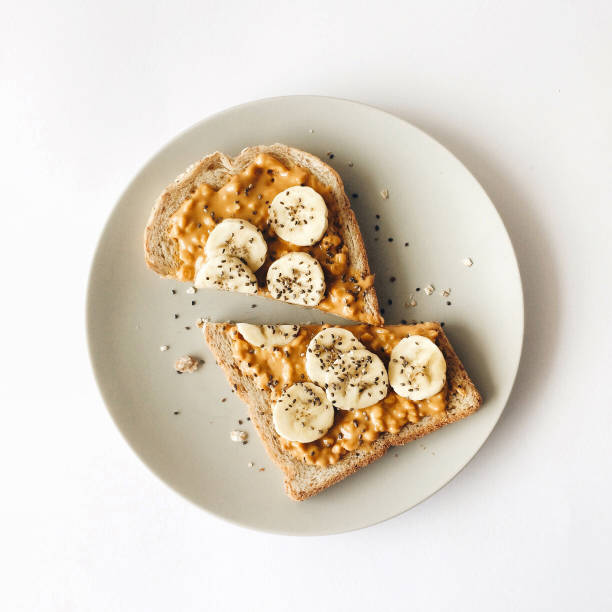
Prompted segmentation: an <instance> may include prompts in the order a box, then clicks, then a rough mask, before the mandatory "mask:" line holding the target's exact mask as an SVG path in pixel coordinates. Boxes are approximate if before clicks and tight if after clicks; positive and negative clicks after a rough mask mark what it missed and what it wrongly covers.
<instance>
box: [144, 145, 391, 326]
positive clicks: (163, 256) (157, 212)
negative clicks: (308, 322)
mask: <svg viewBox="0 0 612 612" xmlns="http://www.w3.org/2000/svg"><path fill="white" fill-rule="evenodd" d="M260 154H265V155H270V156H272V157H274V158H275V159H276V160H278V161H279V162H281V163H282V164H283V165H284V166H285V167H287V168H294V167H298V168H303V169H305V170H307V171H308V172H309V173H310V174H311V175H313V176H314V178H315V179H316V180H317V181H318V182H319V183H320V184H321V185H323V186H324V187H325V188H326V196H327V197H326V204H327V206H328V209H329V213H330V215H333V216H335V218H336V219H337V221H338V223H337V229H338V232H339V235H340V237H341V239H342V242H343V243H344V245H346V247H347V256H348V262H349V266H350V271H351V274H354V275H355V277H358V278H361V279H365V278H369V277H371V272H370V266H369V263H368V257H367V254H366V250H365V247H364V243H363V238H362V236H361V232H360V230H359V225H358V223H357V220H356V218H355V214H354V213H353V211H352V209H351V206H350V202H349V199H348V197H347V195H346V193H345V191H344V185H343V183H342V179H341V178H340V176H339V175H338V173H337V172H336V171H335V170H334V169H333V168H331V167H330V166H328V165H327V164H326V163H324V162H323V161H322V160H320V159H319V158H318V157H316V156H314V155H312V154H310V153H306V152H304V151H301V150H299V149H295V148H292V147H288V146H286V145H283V144H273V145H260V146H254V147H247V148H245V149H243V150H242V152H241V153H240V154H239V155H238V156H237V157H235V158H231V157H229V156H227V155H225V154H224V153H220V152H216V153H212V154H211V155H207V156H206V157H204V158H203V159H201V160H200V161H198V162H196V163H194V164H192V165H191V166H190V167H189V168H187V169H186V170H185V171H184V172H183V173H182V174H180V175H179V176H178V177H177V178H176V179H175V180H174V181H173V182H172V183H171V184H170V185H168V187H166V189H164V191H163V192H162V193H161V194H160V196H159V197H158V198H157V201H156V202H155V205H154V207H153V210H152V211H151V215H150V217H149V220H148V222H147V226H146V229H145V233H144V252H145V262H146V264H147V266H148V267H149V268H151V269H152V270H153V271H155V272H156V273H157V274H159V275H160V276H163V277H165V278H179V276H178V272H179V269H180V266H181V260H180V257H179V249H178V246H177V242H176V240H175V239H173V238H172V237H171V236H170V224H171V217H172V215H173V214H174V213H175V212H176V211H177V210H178V209H179V208H180V207H181V205H182V204H183V203H184V202H185V201H186V200H187V199H188V198H189V197H190V196H191V194H193V193H194V192H195V190H196V189H197V188H198V187H199V186H200V185H202V184H206V185H208V186H210V187H211V188H213V189H214V190H215V191H218V190H219V189H221V188H222V187H223V186H224V185H225V184H226V183H227V182H228V181H229V180H230V179H231V178H232V177H233V176H235V175H237V174H240V173H241V172H242V171H244V170H245V169H246V168H247V167H248V166H249V165H250V164H252V163H253V162H254V160H255V159H256V158H257V156H258V155H260ZM261 205H262V206H265V203H263V202H262V204H261ZM179 279H180V278H179ZM187 280H193V279H187ZM326 280H327V273H326ZM261 285H262V283H261V279H260V291H259V293H260V294H261V295H264V294H265V290H264V289H263V288H261ZM267 297H269V296H267ZM362 300H363V311H362V312H361V313H360V316H358V317H348V318H357V319H359V320H363V321H366V322H369V323H375V324H382V323H383V319H382V316H381V314H380V311H379V307H378V299H377V297H376V291H375V289H374V286H373V284H371V286H369V287H365V288H363V295H362ZM322 309H325V310H332V309H331V308H323V306H322ZM337 314H342V313H340V312H339V313H337ZM345 316H346V315H345Z"/></svg>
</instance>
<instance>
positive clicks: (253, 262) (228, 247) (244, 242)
mask: <svg viewBox="0 0 612 612" xmlns="http://www.w3.org/2000/svg"><path fill="white" fill-rule="evenodd" d="M204 252H205V253H206V258H207V259H210V258H211V257H215V256H217V255H231V256H232V257H238V258H239V259H242V261H244V262H245V263H246V264H247V266H249V268H251V270H253V271H255V270H258V269H259V268H260V267H261V266H262V264H263V262H264V261H265V259H266V253H267V252H268V245H267V244H266V241H265V240H264V237H263V236H262V234H261V232H260V231H259V230H258V229H257V228H256V227H255V226H254V225H253V224H252V223H250V222H249V221H245V220H244V219H225V220H223V221H221V223H219V225H217V226H215V228H214V229H213V231H212V232H210V235H209V236H208V240H207V241H206V244H205V245H204Z"/></svg>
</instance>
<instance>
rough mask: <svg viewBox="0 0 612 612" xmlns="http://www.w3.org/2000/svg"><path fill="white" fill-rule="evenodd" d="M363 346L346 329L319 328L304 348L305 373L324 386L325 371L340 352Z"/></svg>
mask: <svg viewBox="0 0 612 612" xmlns="http://www.w3.org/2000/svg"><path fill="white" fill-rule="evenodd" d="M362 348H365V347H364V346H363V344H361V342H359V340H357V338H355V336H354V335H353V334H352V332H350V331H349V330H348V329H343V328H342V327H328V328H327V329H323V330H321V331H320V332H319V333H318V334H317V335H316V336H314V337H313V339H312V340H311V341H310V343H309V344H308V348H307V349H306V374H308V377H309V378H310V380H312V381H313V382H315V383H317V384H318V385H321V386H322V387H324V386H325V372H326V370H328V369H329V366H331V364H332V363H333V362H334V361H336V359H338V357H340V355H341V354H342V353H348V351H354V350H355V349H362Z"/></svg>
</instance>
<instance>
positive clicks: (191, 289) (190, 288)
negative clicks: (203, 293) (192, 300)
mask: <svg viewBox="0 0 612 612" xmlns="http://www.w3.org/2000/svg"><path fill="white" fill-rule="evenodd" d="M196 291H197V289H196V288H195V287H189V289H187V293H189V294H190V295H192V294H193V293H195V292H196Z"/></svg>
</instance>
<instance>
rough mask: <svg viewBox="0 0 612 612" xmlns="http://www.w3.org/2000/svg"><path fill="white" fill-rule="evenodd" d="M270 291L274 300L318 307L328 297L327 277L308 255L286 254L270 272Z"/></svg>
mask: <svg viewBox="0 0 612 612" xmlns="http://www.w3.org/2000/svg"><path fill="white" fill-rule="evenodd" d="M266 280H267V285H268V291H269V292H270V294H271V296H272V297H273V298H276V299H277V300H282V301H283V302H290V303H291V304H300V305H302V306H316V305H317V304H318V303H319V302H320V301H321V300H322V299H323V295H324V294H325V278H324V276H323V269H322V268H321V264H320V263H319V262H318V261H317V260H316V259H315V258H314V257H312V255H309V254H308V253H302V252H294V253H288V254H287V255H283V256H282V257H280V258H279V259H277V260H276V261H275V262H274V263H273V264H272V265H271V266H270V268H269V269H268V274H267V277H266Z"/></svg>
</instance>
